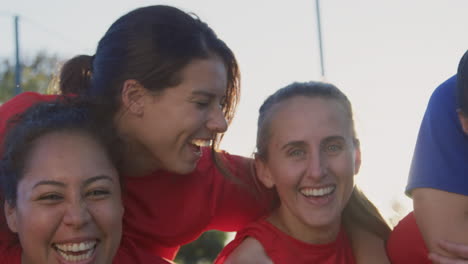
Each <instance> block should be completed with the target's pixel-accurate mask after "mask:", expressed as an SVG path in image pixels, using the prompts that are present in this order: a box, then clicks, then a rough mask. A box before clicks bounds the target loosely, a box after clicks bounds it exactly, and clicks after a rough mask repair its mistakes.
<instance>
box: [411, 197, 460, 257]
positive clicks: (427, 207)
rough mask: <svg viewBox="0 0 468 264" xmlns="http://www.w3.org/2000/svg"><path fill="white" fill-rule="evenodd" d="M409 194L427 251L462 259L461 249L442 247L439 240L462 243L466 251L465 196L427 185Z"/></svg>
mask: <svg viewBox="0 0 468 264" xmlns="http://www.w3.org/2000/svg"><path fill="white" fill-rule="evenodd" d="M412 195H413V205H414V215H415V218H416V222H417V224H418V227H419V229H420V231H421V234H422V235H423V238H424V241H425V242H426V246H427V248H428V249H429V251H430V252H432V253H436V254H438V255H440V256H445V257H457V258H463V255H460V251H457V250H456V248H455V249H454V248H452V247H447V246H445V247H444V245H446V244H443V242H442V241H443V240H445V241H450V242H453V243H458V244H462V245H463V244H464V245H465V251H464V252H465V253H467V252H468V235H467V234H468V196H464V195H460V194H455V193H449V192H445V191H441V190H436V189H430V188H417V189H414V190H413V191H412ZM441 243H442V244H441ZM459 248H460V247H459ZM440 263H445V262H440ZM447 263H450V262H447ZM453 263H458V262H453ZM461 263H464V262H461Z"/></svg>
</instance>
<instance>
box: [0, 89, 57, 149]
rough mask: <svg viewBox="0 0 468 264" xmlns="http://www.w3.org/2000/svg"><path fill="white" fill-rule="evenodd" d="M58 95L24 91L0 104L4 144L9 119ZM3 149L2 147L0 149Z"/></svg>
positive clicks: (0, 138) (0, 128) (1, 131)
mask: <svg viewBox="0 0 468 264" xmlns="http://www.w3.org/2000/svg"><path fill="white" fill-rule="evenodd" d="M56 98H57V95H43V94H38V93H34V92H24V93H21V94H19V95H17V96H15V97H13V98H12V99H10V100H8V101H7V102H5V103H4V104H2V105H1V106H0V140H1V144H0V145H3V139H4V137H5V135H6V132H7V129H8V128H9V120H10V119H11V118H13V117H14V116H16V115H18V114H20V113H23V112H24V111H26V109H28V108H29V107H31V106H33V105H35V104H36V103H39V102H45V101H52V100H54V99H56ZM0 151H1V149H0Z"/></svg>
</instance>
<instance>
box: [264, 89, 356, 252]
mask: <svg viewBox="0 0 468 264" xmlns="http://www.w3.org/2000/svg"><path fill="white" fill-rule="evenodd" d="M269 120H270V123H269V127H268V129H269V131H270V138H269V139H268V147H267V157H268V158H267V160H262V159H256V168H257V175H258V177H259V179H260V181H262V182H263V184H265V185H266V186H267V187H273V186H274V187H275V188H276V190H277V192H278V195H279V197H280V203H281V204H280V207H279V209H278V210H277V211H276V213H275V214H273V218H272V221H273V222H274V223H275V221H276V224H277V225H279V228H280V229H283V231H285V232H287V233H289V234H290V235H292V236H294V237H296V238H298V239H302V240H304V241H314V242H315V243H317V242H330V241H317V240H316V239H314V238H313V237H314V235H313V234H316V232H315V231H317V230H321V231H324V232H325V233H326V234H337V232H338V231H339V227H340V222H341V213H342V211H343V209H344V207H345V206H346V204H347V202H348V200H349V197H350V196H351V193H352V190H353V187H354V180H353V178H354V174H355V173H357V171H358V169H359V166H360V152H359V149H358V148H357V147H355V145H354V140H353V138H354V135H353V128H352V124H351V122H352V121H351V120H348V118H347V115H346V114H345V109H344V107H343V106H342V105H341V104H340V103H339V102H338V101H337V100H334V99H323V98H320V97H305V96H294V97H292V98H289V99H286V100H284V101H283V102H281V103H278V104H277V105H276V106H274V107H273V109H272V110H271V116H270V117H269ZM311 230H312V231H311ZM314 230H315V231H314ZM309 234H312V236H309ZM311 237H312V239H311ZM315 237H316V236H315ZM331 239H333V235H332V238H331ZM319 240H320V239H319ZM325 240H327V239H325Z"/></svg>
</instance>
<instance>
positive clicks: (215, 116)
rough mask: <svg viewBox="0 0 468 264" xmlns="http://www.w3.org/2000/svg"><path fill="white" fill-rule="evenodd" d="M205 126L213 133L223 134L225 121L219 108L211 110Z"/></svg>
mask: <svg viewBox="0 0 468 264" xmlns="http://www.w3.org/2000/svg"><path fill="white" fill-rule="evenodd" d="M206 126H207V127H208V129H209V130H210V131H212V132H214V133H223V132H225V131H226V130H227V127H228V125H227V120H226V117H225V116H224V113H223V110H222V109H221V108H220V107H217V108H216V109H213V111H212V113H211V115H210V117H209V119H208V121H207V124H206Z"/></svg>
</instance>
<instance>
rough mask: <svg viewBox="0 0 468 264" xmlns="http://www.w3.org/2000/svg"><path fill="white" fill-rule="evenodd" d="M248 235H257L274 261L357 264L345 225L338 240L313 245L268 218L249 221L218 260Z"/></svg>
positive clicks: (253, 236)
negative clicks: (273, 223)
mask: <svg viewBox="0 0 468 264" xmlns="http://www.w3.org/2000/svg"><path fill="white" fill-rule="evenodd" d="M246 237H252V238H255V239H256V240H257V241H258V242H260V244H262V246H263V249H264V250H265V253H266V254H267V256H268V257H269V258H270V259H271V260H272V261H273V263H297V264H301V263H304V264H306V263H317V264H354V263H355V260H354V255H353V250H352V249H351V243H350V241H349V239H348V236H347V235H346V232H345V231H344V228H341V230H340V232H339V233H338V237H337V238H336V240H335V241H334V242H332V243H329V244H309V243H305V242H303V241H300V240H297V239H295V238H293V237H291V236H289V235H287V234H285V233H283V232H282V231H281V230H279V229H278V228H276V227H275V226H274V225H272V224H271V223H270V222H268V221H267V220H265V219H261V220H258V221H256V222H254V223H251V224H249V225H248V226H247V227H246V228H244V229H243V230H241V231H239V232H238V233H237V235H236V238H235V239H234V240H233V241H231V242H230V243H229V244H228V245H227V246H226V247H225V248H224V249H223V251H221V253H220V254H219V255H218V257H217V259H216V260H215V264H222V263H224V261H225V260H226V258H227V257H228V256H229V255H230V254H231V253H232V252H233V251H234V249H236V248H237V247H238V246H239V245H240V244H241V243H242V241H243V240H244V239H245V238H246Z"/></svg>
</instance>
